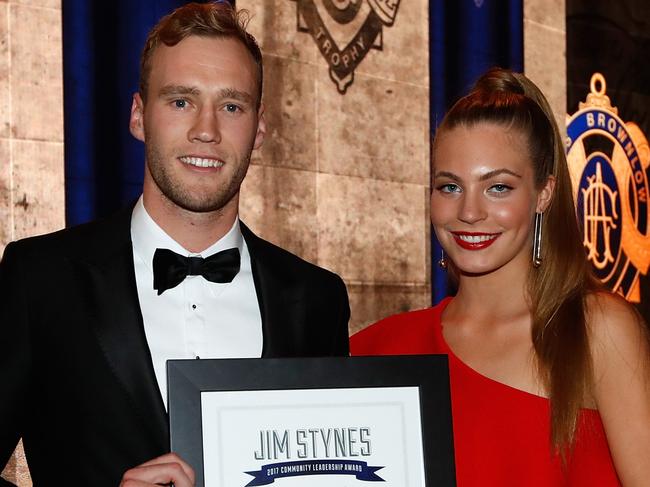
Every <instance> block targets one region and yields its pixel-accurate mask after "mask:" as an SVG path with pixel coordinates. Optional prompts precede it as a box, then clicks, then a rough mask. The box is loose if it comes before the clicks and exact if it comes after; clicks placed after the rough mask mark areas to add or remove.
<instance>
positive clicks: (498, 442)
mask: <svg viewBox="0 0 650 487" xmlns="http://www.w3.org/2000/svg"><path fill="white" fill-rule="evenodd" d="M449 301H450V299H446V300H444V301H442V302H441V303H440V304H439V305H438V306H436V307H434V308H429V309H424V310H421V311H413V312H410V313H404V314H399V315H395V316H391V317H389V318H386V319H384V320H381V321H379V322H378V323H375V324H374V325H372V326H370V327H368V328H366V329H364V330H362V331H360V332H359V333H357V334H355V335H354V336H352V338H351V339H350V349H351V353H352V355H400V354H433V353H435V354H438V353H439V354H446V355H448V356H449V376H450V383H451V403H452V417H453V428H454V450H455V459H456V479H457V485H458V486H459V487H479V486H481V487H510V486H512V487H514V486H522V487H523V486H525V487H555V486H567V487H583V486H584V487H596V486H597V487H609V486H620V485H621V484H620V482H619V480H618V477H617V475H616V470H615V469H614V465H613V462H612V457H611V454H610V452H609V447H608V445H607V439H606V437H605V431H604V429H603V424H602V421H601V419H600V415H599V414H598V411H596V410H593V409H583V410H582V411H581V414H580V418H579V426H578V431H577V436H576V446H575V449H574V450H573V452H572V454H571V455H570V457H569V458H568V463H567V466H566V468H563V467H562V462H561V460H560V458H559V457H558V456H557V455H554V454H552V453H551V448H550V440H549V438H550V407H549V401H548V399H546V398H543V397H540V396H536V395H534V394H530V393H528V392H524V391H521V390H519V389H515V388H513V387H510V386H507V385H505V384H502V383H500V382H497V381H494V380H492V379H489V378H487V377H485V376H483V375H481V374H479V373H478V372H476V371H475V370H473V369H471V368H470V367H469V366H468V365H466V364H465V363H463V362H461V360H460V359H459V358H458V357H456V356H455V355H454V353H453V352H452V351H451V349H450V348H449V347H448V346H447V343H446V342H445V340H444V338H443V335H442V326H441V323H440V321H441V314H442V311H443V310H444V308H445V307H446V305H447V303H449Z"/></svg>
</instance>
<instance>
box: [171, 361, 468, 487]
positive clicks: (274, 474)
mask: <svg viewBox="0 0 650 487" xmlns="http://www.w3.org/2000/svg"><path fill="white" fill-rule="evenodd" d="M167 380H168V387H167V390H168V405H169V431H170V448H171V450H172V451H174V452H176V453H178V454H179V455H180V456H181V457H182V458H184V459H185V460H186V461H187V462H188V463H189V464H190V465H191V466H192V467H193V468H194V471H195V473H196V486H197V487H252V486H257V485H273V486H274V487H275V486H277V487H297V486H308V487H320V486H322V487H324V486H327V487H363V486H370V485H375V484H374V483H375V482H378V483H379V484H378V485H383V486H386V487H391V486H392V487H425V486H426V487H454V486H455V485H456V480H455V467H454V448H453V431H452V423H451V399H450V395H449V369H448V363H447V357H446V356H445V355H408V356H391V357H322V358H286V359H279V358H263V359H221V360H219V359H214V360H169V361H167Z"/></svg>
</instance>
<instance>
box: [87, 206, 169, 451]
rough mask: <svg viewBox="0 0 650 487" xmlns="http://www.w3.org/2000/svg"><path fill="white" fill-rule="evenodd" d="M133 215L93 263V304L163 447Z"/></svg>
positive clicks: (112, 358)
mask: <svg viewBox="0 0 650 487" xmlns="http://www.w3.org/2000/svg"><path fill="white" fill-rule="evenodd" d="M130 215H131V213H130V212H129V213H128V215H125V216H122V217H121V218H119V219H118V220H117V221H116V226H115V228H114V229H113V232H111V233H112V235H113V242H112V243H113V245H110V244H105V243H104V245H103V246H105V247H106V249H109V252H108V253H104V257H102V258H101V259H100V258H98V259H95V261H94V262H93V263H89V264H88V266H89V273H90V276H91V278H90V283H91V284H90V285H91V287H92V289H91V290H90V291H89V294H88V295H89V296H90V299H94V300H95V301H94V302H93V303H90V304H89V309H91V310H94V311H95V312H96V313H97V314H96V316H95V319H94V320H93V326H94V330H95V335H96V336H97V340H98V342H99V345H100V347H101V348H102V350H103V351H104V355H105V358H106V360H107V362H108V364H109V366H110V367H111V369H112V371H113V373H114V374H115V376H116V378H117V381H118V382H119V383H120V384H121V386H122V387H123V388H124V389H125V390H126V391H127V393H128V395H129V396H131V398H132V403H133V404H134V407H135V408H136V409H137V410H138V411H137V413H138V414H139V415H140V416H141V418H142V424H143V425H147V426H148V429H150V430H151V432H152V434H153V436H154V437H155V441H156V442H157V443H158V444H159V445H161V448H167V447H168V433H167V431H168V426H167V414H166V411H165V407H164V404H163V402H162V398H161V396H160V391H159V389H158V384H157V382H156V378H155V373H154V370H153V364H152V361H151V355H150V352H149V346H148V344H147V340H146V336H145V333H144V325H143V319H142V312H141V310H140V304H139V301H138V294H137V288H136V283H135V282H136V281H135V270H134V265H133V251H132V246H131V239H130Z"/></svg>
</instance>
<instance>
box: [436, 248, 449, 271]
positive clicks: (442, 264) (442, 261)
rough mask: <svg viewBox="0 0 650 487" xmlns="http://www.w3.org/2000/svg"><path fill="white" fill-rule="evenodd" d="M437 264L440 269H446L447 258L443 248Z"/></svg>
mask: <svg viewBox="0 0 650 487" xmlns="http://www.w3.org/2000/svg"><path fill="white" fill-rule="evenodd" d="M438 266H439V267H440V268H441V269H442V270H445V271H446V270H447V259H445V251H444V250H441V251H440V260H439V261H438Z"/></svg>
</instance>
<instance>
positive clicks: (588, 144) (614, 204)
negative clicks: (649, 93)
mask: <svg viewBox="0 0 650 487" xmlns="http://www.w3.org/2000/svg"><path fill="white" fill-rule="evenodd" d="M590 88H591V93H589V94H588V95H587V98H586V100H585V102H581V103H580V105H579V110H578V111H577V112H576V113H574V114H573V115H571V116H570V117H568V119H567V136H568V137H567V158H568V163H569V172H570V174H571V180H572V183H573V189H574V196H575V199H576V206H577V212H578V217H579V218H580V219H581V221H582V224H583V231H584V241H583V244H584V246H585V249H586V252H587V258H588V259H589V261H590V262H591V263H592V265H593V267H594V272H595V273H596V275H597V276H598V277H599V278H600V279H601V281H602V282H603V283H605V284H606V285H607V286H608V287H609V288H610V289H612V290H613V291H615V292H618V293H619V294H621V295H623V296H625V298H626V299H628V300H629V301H631V302H640V301H641V292H640V284H639V278H640V275H646V274H647V272H648V267H649V266H650V206H649V205H648V194H649V193H650V191H649V188H648V175H647V169H648V165H650V148H649V146H648V140H647V139H646V137H645V135H644V134H643V132H642V131H641V129H640V128H639V127H638V126H637V125H636V124H635V123H634V122H624V121H623V120H622V119H621V118H619V116H618V110H617V108H616V107H614V106H612V104H611V100H610V99H609V97H608V96H607V95H606V88H607V85H606V82H605V78H604V76H603V75H602V74H600V73H594V74H593V76H592V77H591V86H590Z"/></svg>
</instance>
